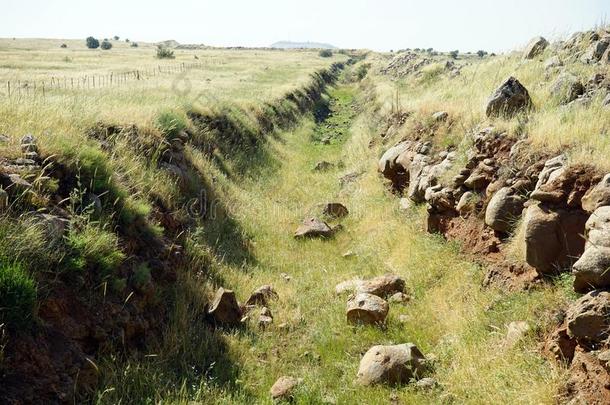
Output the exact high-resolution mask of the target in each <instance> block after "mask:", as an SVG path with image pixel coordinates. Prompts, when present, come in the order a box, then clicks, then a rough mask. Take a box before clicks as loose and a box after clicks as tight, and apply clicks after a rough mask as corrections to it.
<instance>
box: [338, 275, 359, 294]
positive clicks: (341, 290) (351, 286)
mask: <svg viewBox="0 0 610 405" xmlns="http://www.w3.org/2000/svg"><path fill="white" fill-rule="evenodd" d="M363 283H364V281H362V280H359V279H353V280H347V281H343V282H341V283H339V284H337V285H336V286H335V294H337V295H341V294H345V293H348V292H349V293H352V292H356V291H358V290H359V288H360V286H362V284H363Z"/></svg>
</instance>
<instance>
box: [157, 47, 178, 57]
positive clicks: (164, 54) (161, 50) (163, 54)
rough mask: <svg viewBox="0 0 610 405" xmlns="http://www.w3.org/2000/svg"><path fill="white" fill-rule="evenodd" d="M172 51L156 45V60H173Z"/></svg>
mask: <svg viewBox="0 0 610 405" xmlns="http://www.w3.org/2000/svg"><path fill="white" fill-rule="evenodd" d="M174 58H175V56H174V51H172V50H171V49H169V48H168V47H165V46H163V45H157V59H174Z"/></svg>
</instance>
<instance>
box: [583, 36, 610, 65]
mask: <svg viewBox="0 0 610 405" xmlns="http://www.w3.org/2000/svg"><path fill="white" fill-rule="evenodd" d="M608 45H610V38H608V37H604V38H602V39H601V40H599V41H597V42H595V43H593V44H592V45H591V46H590V47H589V49H587V51H586V52H585V53H584V54H583V55H582V56H581V58H580V61H581V62H582V63H596V62H599V61H600V60H601V59H602V56H603V55H604V54H605V53H606V50H607V49H608Z"/></svg>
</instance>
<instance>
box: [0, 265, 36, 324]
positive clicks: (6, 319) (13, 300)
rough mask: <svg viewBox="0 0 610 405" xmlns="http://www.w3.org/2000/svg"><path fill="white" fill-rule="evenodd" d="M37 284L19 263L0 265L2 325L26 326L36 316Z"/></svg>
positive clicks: (0, 319)
mask: <svg viewBox="0 0 610 405" xmlns="http://www.w3.org/2000/svg"><path fill="white" fill-rule="evenodd" d="M35 306H36V284H35V283H34V280H32V278H30V277H29V276H28V274H27V273H26V272H25V270H23V268H22V267H21V265H19V264H18V263H12V264H8V263H4V262H2V263H0V324H1V323H6V324H7V325H8V327H9V328H17V329H18V328H22V327H24V326H26V325H27V324H28V323H29V322H30V321H31V320H32V317H33V315H34V307H35Z"/></svg>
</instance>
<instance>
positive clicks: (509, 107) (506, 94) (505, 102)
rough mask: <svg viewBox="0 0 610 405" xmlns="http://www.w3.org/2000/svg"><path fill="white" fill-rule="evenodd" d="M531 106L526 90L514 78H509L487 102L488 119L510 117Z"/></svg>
mask: <svg viewBox="0 0 610 405" xmlns="http://www.w3.org/2000/svg"><path fill="white" fill-rule="evenodd" d="M531 106H532V99H531V98H530V95H529V92H528V91H527V89H526V88H525V87H524V86H523V85H522V84H521V83H520V82H519V80H517V79H516V78H514V77H509V78H508V79H507V80H506V81H505V82H504V83H502V85H500V87H498V89H497V90H496V91H495V92H494V93H493V94H492V96H491V97H490V98H489V100H488V101H487V109H486V114H487V116H488V117H498V116H504V117H512V116H514V115H515V114H517V113H519V112H522V111H526V110H528V109H529V108H531Z"/></svg>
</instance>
